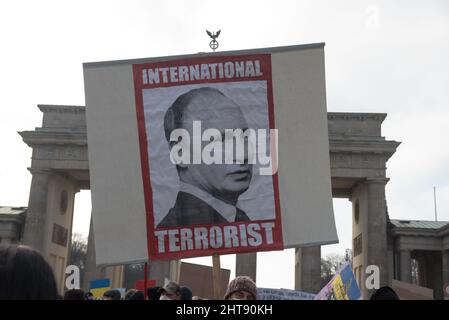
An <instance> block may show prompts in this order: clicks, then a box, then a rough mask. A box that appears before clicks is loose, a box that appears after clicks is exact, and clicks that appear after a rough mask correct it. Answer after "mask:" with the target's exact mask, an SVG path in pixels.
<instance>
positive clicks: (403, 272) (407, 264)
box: [399, 250, 412, 283]
mask: <svg viewBox="0 0 449 320" xmlns="http://www.w3.org/2000/svg"><path fill="white" fill-rule="evenodd" d="M399 268H400V269H399V275H400V280H401V281H404V282H407V283H412V256H411V252H410V250H401V251H399Z"/></svg>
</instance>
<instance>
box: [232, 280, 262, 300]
mask: <svg viewBox="0 0 449 320" xmlns="http://www.w3.org/2000/svg"><path fill="white" fill-rule="evenodd" d="M224 299H225V300H257V287H256V284H255V283H254V281H253V280H252V279H251V278H250V277H248V276H237V277H236V278H235V279H234V280H232V281H231V282H229V284H228V288H227V289H226V293H225V296H224Z"/></svg>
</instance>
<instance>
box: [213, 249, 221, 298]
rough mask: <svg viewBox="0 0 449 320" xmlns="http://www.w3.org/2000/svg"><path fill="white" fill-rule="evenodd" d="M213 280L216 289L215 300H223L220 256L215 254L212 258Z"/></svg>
mask: <svg viewBox="0 0 449 320" xmlns="http://www.w3.org/2000/svg"><path fill="white" fill-rule="evenodd" d="M212 278H213V288H214V299H215V300H221V299H222V298H223V297H222V296H221V268H220V256H219V255H218V253H215V254H214V255H213V256H212Z"/></svg>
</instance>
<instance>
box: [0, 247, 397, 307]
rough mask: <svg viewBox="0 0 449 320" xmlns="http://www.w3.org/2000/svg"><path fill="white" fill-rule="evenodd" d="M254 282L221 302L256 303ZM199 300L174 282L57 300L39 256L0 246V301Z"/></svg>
mask: <svg viewBox="0 0 449 320" xmlns="http://www.w3.org/2000/svg"><path fill="white" fill-rule="evenodd" d="M257 298H258V297H257V287H256V284H255V282H254V281H253V280H252V279H251V278H250V277H247V276H237V277H236V278H235V279H233V280H232V281H231V282H229V284H228V286H227V289H226V292H225V294H224V296H223V299H224V300H257ZM62 299H63V300H145V299H147V300H153V301H156V300H203V298H201V297H199V296H194V295H193V293H192V290H191V289H190V288H188V287H185V286H180V285H179V284H178V283H176V282H173V281H171V282H168V283H167V284H166V285H164V286H163V287H153V288H148V290H147V292H146V295H145V293H144V292H143V291H140V290H136V289H130V290H128V291H127V292H126V294H125V295H124V297H122V294H121V292H120V291H119V290H117V289H111V290H107V291H106V292H104V294H103V296H102V297H97V298H95V297H94V295H93V294H92V293H91V292H86V293H85V292H84V291H83V290H81V289H71V290H68V291H66V292H65V294H64V296H63V297H61V296H60V295H59V294H58V288H57V285H56V280H55V278H54V275H53V271H52V269H51V267H50V265H49V264H48V263H47V262H46V261H45V259H44V258H43V257H42V255H41V254H40V253H39V252H38V251H36V250H34V249H32V248H30V247H27V246H22V245H9V246H2V247H0V300H62ZM371 300H399V297H398V296H397V294H396V293H395V292H394V291H393V289H391V288H390V287H382V288H380V289H378V290H377V291H375V292H374V294H373V295H372V296H371Z"/></svg>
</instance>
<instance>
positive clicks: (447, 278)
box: [441, 250, 449, 285]
mask: <svg viewBox="0 0 449 320" xmlns="http://www.w3.org/2000/svg"><path fill="white" fill-rule="evenodd" d="M441 258H442V266H443V268H442V269H443V270H442V272H443V285H444V284H446V283H449V250H443V252H442V253H441Z"/></svg>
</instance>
